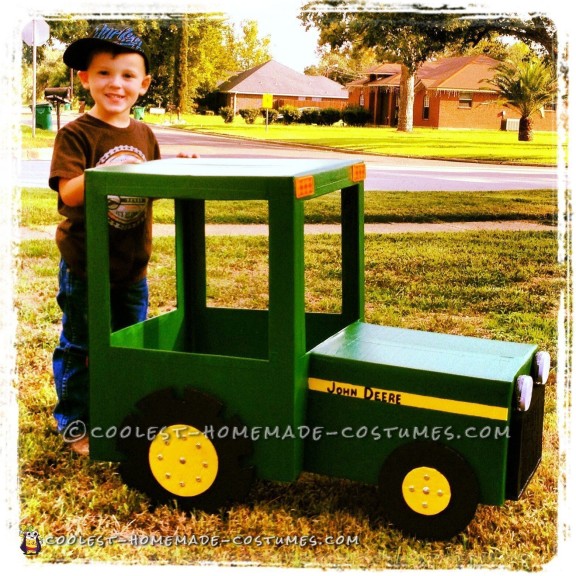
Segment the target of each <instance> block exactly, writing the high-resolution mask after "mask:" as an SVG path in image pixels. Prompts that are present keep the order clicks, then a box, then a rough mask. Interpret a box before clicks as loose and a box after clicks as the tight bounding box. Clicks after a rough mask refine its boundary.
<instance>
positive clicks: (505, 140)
mask: <svg viewBox="0 0 576 576" xmlns="http://www.w3.org/2000/svg"><path fill="white" fill-rule="evenodd" d="M144 119H145V121H146V122H150V123H158V122H162V121H163V120H162V119H161V118H159V117H158V116H154V115H150V114H146V115H145V118H144ZM173 120H174V119H173ZM164 121H166V119H164ZM173 125H174V126H176V127H178V128H181V129H184V130H198V131H205V132H214V133H218V134H226V135H230V136H235V137H242V138H254V139H257V140H268V141H275V142H284V143H289V144H304V145H308V146H320V147H327V148H333V149H335V150H340V151H344V150H350V151H354V152H363V153H370V154H382V155H385V156H401V157H417V158H434V159H454V160H473V161H475V160H479V161H485V162H495V163H520V164H544V165H552V166H555V165H557V163H558V151H557V146H558V135H557V133H556V132H535V133H534V140H533V141H532V142H518V134H517V133H516V132H506V131H499V130H452V129H451V130H440V129H431V128H414V129H413V131H412V132H398V130H396V129H395V128H389V127H378V128H375V127H364V128H353V127H350V126H342V125H340V124H335V125H334V126H306V125H302V124H293V125H289V126H286V125H284V124H276V123H275V124H270V125H268V127H266V125H265V122H264V120H263V119H259V120H258V121H257V122H256V123H255V124H252V125H249V124H246V123H245V122H244V121H243V120H242V119H241V118H239V117H237V118H235V119H234V122H233V123H231V124H225V123H224V121H223V120H222V119H221V118H220V117H219V116H199V115H190V116H185V117H183V118H182V120H181V123H179V124H173Z"/></svg>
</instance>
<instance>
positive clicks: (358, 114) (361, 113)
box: [342, 106, 370, 126]
mask: <svg viewBox="0 0 576 576" xmlns="http://www.w3.org/2000/svg"><path fill="white" fill-rule="evenodd" d="M342 120H343V121H344V123H345V124H347V125H348V126H366V124H368V122H369V121H370V111H369V110H367V109H366V108H363V107H362V106H346V108H344V110H342Z"/></svg>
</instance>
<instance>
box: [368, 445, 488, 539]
mask: <svg viewBox="0 0 576 576" xmlns="http://www.w3.org/2000/svg"><path fill="white" fill-rule="evenodd" d="M379 489H380V495H381V501H382V503H383V506H384V514H386V515H387V517H388V518H389V519H390V521H391V522H392V523H393V524H394V525H395V526H396V527H398V528H399V529H400V530H402V531H403V532H404V533H406V534H408V535H411V536H415V537H416V538H422V539H425V540H448V539H450V538H452V536H455V535H456V534H458V533H459V532H461V531H462V530H464V529H465V528H466V526H468V524H469V523H470V521H471V520H472V518H473V517H474V515H475V513H476V508H477V506H478V502H479V493H480V492H479V487H478V481H477V478H476V475H475V473H474V471H473V470H472V468H471V467H470V465H469V464H468V462H466V460H464V458H463V457H462V456H461V455H460V454H459V453H458V452H456V451H455V450H452V449H451V448H448V447H447V446H444V445H442V444H438V443H435V442H413V443H410V444H406V445H403V446H399V447H398V448H396V450H394V451H393V452H392V453H391V454H390V456H389V457H388V458H387V459H386V461H385V462H384V465H383V466H382V469H381V471H380V479H379Z"/></svg>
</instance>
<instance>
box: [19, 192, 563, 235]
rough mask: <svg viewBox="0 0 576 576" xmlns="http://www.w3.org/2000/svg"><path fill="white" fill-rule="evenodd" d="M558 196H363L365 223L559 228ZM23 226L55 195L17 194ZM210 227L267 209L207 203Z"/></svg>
mask: <svg viewBox="0 0 576 576" xmlns="http://www.w3.org/2000/svg"><path fill="white" fill-rule="evenodd" d="M557 204H558V200H557V195H556V192H555V191H553V190H511V191H497V192H474V193H470V192H366V193H365V207H364V219H365V221H366V222H383V223H391V222H415V223H422V222H465V221H473V222H474V221H489V220H532V221H537V222H540V223H542V224H556V223H557ZM154 215H155V220H156V221H157V222H158V223H171V222H172V221H173V210H172V205H171V203H170V202H168V201H165V200H160V201H158V202H156V204H155V208H154ZM338 215H339V200H338V199H337V198H335V197H333V195H330V194H329V195H327V196H324V197H321V198H318V199H317V200H315V201H314V202H313V203H311V204H310V207H309V209H307V211H306V220H307V221H308V222H309V223H333V222H337V221H338ZM21 217H22V221H23V222H25V223H26V225H27V226H29V227H31V228H37V227H41V226H50V225H54V224H56V223H57V222H58V221H59V216H58V214H57V213H56V195H55V193H54V192H53V191H52V190H47V189H45V188H26V189H24V190H22V194H21ZM207 221H208V222H209V223H210V224H253V223H256V224H259V223H264V222H266V221H267V210H266V206H265V204H263V203H258V202H227V203H226V208H225V209H222V208H221V206H219V205H218V203H208V204H207Z"/></svg>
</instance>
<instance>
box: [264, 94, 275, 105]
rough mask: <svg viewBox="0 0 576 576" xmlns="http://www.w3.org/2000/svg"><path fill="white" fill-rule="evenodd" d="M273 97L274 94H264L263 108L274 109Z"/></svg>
mask: <svg viewBox="0 0 576 576" xmlns="http://www.w3.org/2000/svg"><path fill="white" fill-rule="evenodd" d="M272 104H273V96H272V94H262V108H272Z"/></svg>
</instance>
